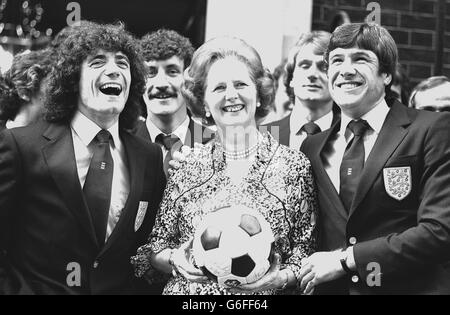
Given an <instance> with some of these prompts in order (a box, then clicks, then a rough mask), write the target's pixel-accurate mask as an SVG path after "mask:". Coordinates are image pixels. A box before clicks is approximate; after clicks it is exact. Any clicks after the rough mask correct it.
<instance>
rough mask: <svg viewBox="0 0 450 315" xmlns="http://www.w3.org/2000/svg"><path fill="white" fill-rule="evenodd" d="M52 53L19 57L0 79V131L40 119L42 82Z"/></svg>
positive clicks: (43, 52)
mask: <svg viewBox="0 0 450 315" xmlns="http://www.w3.org/2000/svg"><path fill="white" fill-rule="evenodd" d="M53 55H54V53H53V51H52V50H51V49H48V48H47V49H41V50H35V51H30V52H26V53H21V54H18V55H16V56H15V57H14V59H13V63H12V66H11V68H10V69H9V70H8V71H6V72H5V74H4V75H3V76H0V130H3V129H4V128H8V129H10V128H14V127H22V126H26V125H28V124H30V123H33V122H35V121H36V120H38V119H40V118H41V115H42V111H43V107H44V106H43V102H42V100H43V96H44V92H43V91H44V86H45V83H44V79H45V78H46V77H47V75H48V74H49V73H50V71H51V69H52V65H53Z"/></svg>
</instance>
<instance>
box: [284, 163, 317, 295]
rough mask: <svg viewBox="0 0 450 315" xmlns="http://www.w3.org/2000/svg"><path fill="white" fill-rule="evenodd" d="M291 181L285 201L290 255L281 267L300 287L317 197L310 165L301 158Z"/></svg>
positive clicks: (313, 237) (312, 236) (312, 241)
mask: <svg viewBox="0 0 450 315" xmlns="http://www.w3.org/2000/svg"><path fill="white" fill-rule="evenodd" d="M297 174H298V175H296V176H295V177H296V178H295V179H294V180H293V181H292V185H293V187H292V189H290V194H289V195H288V199H287V205H286V206H287V210H288V211H289V213H291V217H292V222H293V225H292V227H291V231H290V237H289V238H290V243H291V249H292V251H291V255H290V256H289V257H288V258H287V259H286V260H285V262H284V267H285V268H289V269H291V270H292V271H293V273H294V274H295V276H296V278H297V287H299V286H300V281H299V280H301V279H300V269H301V260H302V259H303V258H305V257H308V256H309V255H311V254H312V253H313V252H314V251H315V247H316V233H315V227H316V218H317V210H318V203H317V195H316V188H315V183H314V179H313V175H312V170H311V164H310V162H309V160H308V159H307V158H306V157H304V160H303V161H302V163H301V164H300V167H299V172H298V173H297Z"/></svg>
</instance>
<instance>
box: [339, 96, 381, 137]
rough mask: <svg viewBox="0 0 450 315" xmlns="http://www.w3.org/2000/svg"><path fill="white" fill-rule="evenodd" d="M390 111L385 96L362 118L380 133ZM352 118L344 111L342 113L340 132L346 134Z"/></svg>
mask: <svg viewBox="0 0 450 315" xmlns="http://www.w3.org/2000/svg"><path fill="white" fill-rule="evenodd" d="M388 113H389V106H388V105H387V103H386V101H385V99H384V98H383V99H382V100H381V101H380V102H379V103H378V104H377V105H375V107H374V108H372V109H371V110H370V111H368V112H367V113H366V114H364V115H363V116H362V117H361V119H364V120H365V121H367V123H368V124H369V126H370V128H372V130H373V131H374V132H375V133H376V134H379V133H380V131H381V127H383V123H384V121H385V120H386V116H387V114H388ZM351 120H352V118H350V117H348V116H347V115H345V113H344V112H342V114H341V129H340V134H341V135H345V130H346V129H347V125H348V124H349V122H350V121H351Z"/></svg>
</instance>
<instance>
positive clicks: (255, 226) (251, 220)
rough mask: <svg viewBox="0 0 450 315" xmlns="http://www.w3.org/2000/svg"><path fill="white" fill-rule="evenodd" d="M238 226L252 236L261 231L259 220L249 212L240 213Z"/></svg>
mask: <svg viewBox="0 0 450 315" xmlns="http://www.w3.org/2000/svg"><path fill="white" fill-rule="evenodd" d="M239 227H240V228H241V229H243V230H244V231H245V232H247V234H248V235H249V236H254V235H256V234H258V233H261V225H260V224H259V220H258V219H257V218H256V217H255V216H253V215H251V214H247V213H244V214H242V215H241V222H240V224H239Z"/></svg>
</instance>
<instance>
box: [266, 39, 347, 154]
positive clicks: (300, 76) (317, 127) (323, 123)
mask: <svg viewBox="0 0 450 315" xmlns="http://www.w3.org/2000/svg"><path fill="white" fill-rule="evenodd" d="M329 40H330V33H328V32H325V31H313V32H310V33H305V34H303V35H302V36H301V37H300V38H299V40H298V41H297V43H296V44H295V46H294V47H293V48H292V49H291V50H290V52H289V56H288V61H287V63H286V76H285V82H284V84H285V86H286V93H287V94H288V96H289V98H290V100H291V102H292V103H293V104H294V108H293V110H292V113H291V114H290V115H288V116H286V117H285V118H283V119H281V120H279V121H275V122H271V123H270V124H267V127H268V130H269V131H271V133H272V135H274V136H276V135H278V136H279V142H280V143H281V144H284V145H286V146H289V147H291V148H295V149H299V148H300V146H301V144H302V142H303V140H304V139H305V138H306V137H307V136H308V135H312V134H315V133H318V132H320V131H324V130H327V129H328V128H330V127H331V125H332V124H333V123H334V122H336V121H337V120H338V119H339V117H340V110H339V107H338V106H336V105H335V104H334V103H333V100H332V99H331V96H330V92H329V91H328V77H327V73H326V63H325V61H324V60H323V55H324V53H325V51H326V48H327V45H328V42H329Z"/></svg>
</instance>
